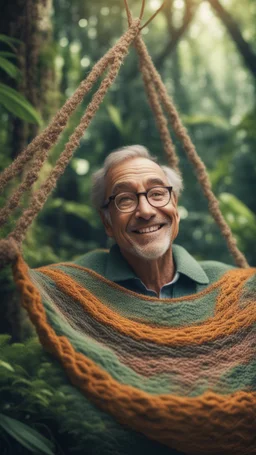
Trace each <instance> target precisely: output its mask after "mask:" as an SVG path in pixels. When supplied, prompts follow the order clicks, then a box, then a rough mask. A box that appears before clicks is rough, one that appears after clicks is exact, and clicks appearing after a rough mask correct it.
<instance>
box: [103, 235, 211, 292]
mask: <svg viewBox="0 0 256 455" xmlns="http://www.w3.org/2000/svg"><path fill="white" fill-rule="evenodd" d="M172 251H173V259H174V263H175V267H176V272H179V273H180V274H183V275H186V276H187V277H189V278H190V279H191V280H193V281H196V282H197V283H199V284H208V283H209V278H208V277H207V275H206V273H205V272H204V270H203V269H202V267H201V266H200V264H199V263H198V262H197V261H196V260H195V259H194V258H193V257H192V256H191V255H190V254H189V253H188V252H187V251H186V250H185V248H183V247H182V246H179V245H173V246H172ZM105 277H106V278H107V279H108V280H110V281H114V282H119V281H125V280H131V279H138V277H137V275H136V274H135V273H134V271H133V269H132V268H131V267H130V265H129V264H128V262H127V261H126V260H125V258H124V257H123V256H122V254H121V252H120V249H119V246H118V245H117V244H115V245H113V246H112V248H111V249H110V252H109V255H108V260H107V264H106V271H105Z"/></svg>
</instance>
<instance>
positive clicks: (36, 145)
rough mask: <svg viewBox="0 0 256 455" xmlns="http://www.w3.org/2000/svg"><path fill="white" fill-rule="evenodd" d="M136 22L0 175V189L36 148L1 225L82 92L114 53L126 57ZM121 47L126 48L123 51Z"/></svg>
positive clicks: (0, 212) (1, 214)
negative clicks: (49, 122)
mask: <svg viewBox="0 0 256 455" xmlns="http://www.w3.org/2000/svg"><path fill="white" fill-rule="evenodd" d="M138 24H139V22H138V20H136V22H134V23H133V25H131V27H130V28H129V30H128V31H127V32H126V33H125V34H124V35H123V36H122V37H121V38H120V40H119V41H118V42H117V44H116V45H115V46H114V47H113V48H112V49H110V51H109V52H108V53H107V54H106V55H105V56H104V57H103V58H102V59H101V60H100V61H99V62H98V63H96V65H95V66H94V68H93V69H92V72H91V73H90V75H89V76H88V77H87V79H86V80H85V81H83V82H82V83H81V84H80V87H79V88H78V89H77V90H76V92H75V93H74V95H73V96H72V97H71V98H70V99H69V100H68V101H67V102H66V103H65V105H64V106H63V107H62V109H61V110H60V111H59V113H58V114H57V115H56V116H55V117H54V119H53V121H52V123H51V124H50V125H49V127H48V128H46V130H45V131H44V132H43V133H42V134H41V135H40V136H39V137H38V138H35V139H34V141H33V142H32V143H31V144H30V145H29V146H28V147H27V149H25V150H24V152H23V153H22V154H21V158H20V157H18V158H17V160H15V161H14V162H13V163H12V164H11V165H10V166H9V168H7V169H6V170H5V171H4V172H3V174H2V175H1V176H0V190H1V189H3V187H4V186H5V185H6V184H7V182H8V181H9V180H10V179H12V178H13V177H15V176H16V175H17V174H18V173H19V172H20V171H21V170H22V169H23V167H24V166H25V164H26V163H27V162H28V161H30V159H31V158H32V157H33V155H34V154H35V152H37V151H38V149H39V152H38V154H37V155H36V158H35V160H34V163H33V165H32V167H31V168H30V170H29V171H28V172H27V174H26V175H25V178H24V181H23V182H22V183H21V184H20V185H19V186H18V188H17V189H16V190H15V192H14V193H13V194H12V195H11V197H10V198H9V199H8V200H7V202H6V205H5V207H3V208H2V209H1V210H0V227H1V226H3V225H4V224H5V222H6V220H7V219H8V218H9V216H10V214H11V213H12V211H13V210H14V209H15V208H17V207H18V206H19V204H20V201H21V198H22V196H23V194H24V192H26V191H27V190H29V189H30V188H31V187H32V185H33V184H34V183H35V182H36V181H37V179H38V175H39V172H40V169H41V167H42V166H43V164H44V162H45V161H46V159H47V157H48V154H49V151H50V149H51V147H52V146H53V145H54V144H55V143H56V141H57V139H58V138H59V136H60V134H61V133H62V131H63V130H64V128H65V127H66V125H67V122H68V119H69V117H70V115H71V114H72V113H73V112H74V110H75V109H76V108H77V106H78V105H79V104H80V103H81V102H82V100H83V98H84V96H85V95H86V94H87V93H88V92H89V90H90V89H91V88H92V86H93V84H94V83H95V82H96V81H97V79H98V78H99V77H100V76H101V75H102V73H103V72H104V71H105V70H106V68H107V67H108V66H109V65H110V64H111V61H113V59H114V58H116V57H117V54H118V52H119V54H120V55H123V57H122V58H124V57H125V55H126V53H127V52H128V48H129V46H130V43H131V42H132V41H133V39H134V36H135V35H134V34H136V33H138V27H139V25H138ZM122 49H125V51H124V53H123V50H122ZM89 115H91V112H90V109H89V110H88V116H89ZM93 115H94V114H93ZM87 126H88V125H87Z"/></svg>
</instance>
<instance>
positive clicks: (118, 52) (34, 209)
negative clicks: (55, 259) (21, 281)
mask: <svg viewBox="0 0 256 455" xmlns="http://www.w3.org/2000/svg"><path fill="white" fill-rule="evenodd" d="M139 24H140V20H139V19H136V20H134V21H133V22H132V24H131V26H130V27H129V29H128V31H127V32H126V33H125V34H124V35H123V37H122V38H121V39H120V40H119V41H118V43H117V44H116V45H115V46H114V47H113V48H112V49H111V52H108V54H107V55H108V58H106V56H105V58H104V59H103V61H102V60H101V61H100V62H101V65H100V66H96V71H95V73H94V77H95V79H94V80H96V79H97V78H98V77H99V76H100V74H101V73H102V72H103V71H104V70H105V69H106V67H108V66H109V65H110V70H109V72H108V74H107V76H106V77H105V78H104V80H103V81H102V83H101V85H100V87H99V89H98V90H97V92H96V93H95V95H94V96H93V99H92V101H91V103H90V104H89V105H88V107H87V109H86V112H85V114H84V116H83V117H82V119H81V121H80V124H79V125H78V126H77V128H76V129H75V131H74V133H73V134H72V135H71V137H70V139H69V141H68V143H67V144H66V147H65V150H64V151H63V152H62V154H61V155H60V157H59V159H58V160H57V162H56V164H55V167H54V169H53V170H52V171H51V173H50V175H49V176H48V178H47V179H46V181H45V182H44V183H43V184H42V185H41V187H40V188H39V190H37V191H36V192H35V193H34V195H33V196H32V197H31V200H30V204H29V206H28V208H27V209H26V210H25V211H24V213H23V214H22V216H21V217H20V219H19V220H18V222H17V224H16V227H15V229H14V230H13V232H11V233H10V234H9V236H8V239H11V241H12V245H14V244H16V247H15V251H16V252H17V251H18V248H17V247H20V245H21V243H22V241H23V240H24V238H25V235H26V231H27V229H28V228H29V226H30V225H31V223H32V221H33V220H34V219H35V217H36V216H37V214H38V213H39V211H40V210H41V209H42V207H43V205H44V203H45V202H46V200H47V198H48V196H49V194H50V193H51V191H52V190H53V189H54V187H55V185H56V182H57V180H58V178H59V177H60V176H61V175H62V174H63V172H64V170H65V168H66V166H67V165H68V163H69V161H70V159H71V158H72V156H73V153H74V150H75V149H76V147H77V146H78V145H79V140H80V139H81V137H82V136H83V134H84V131H85V130H86V129H87V127H88V126H89V124H90V123H91V121H92V119H93V117H94V115H95V114H96V112H97V110H98V108H99V106H100V104H101V102H102V100H103V98H104V96H105V95H106V93H107V91H108V89H109V87H110V86H111V85H112V84H113V82H114V80H115V78H116V76H117V74H118V71H119V69H120V66H121V64H122V62H123V60H124V58H125V56H126V54H127V52H128V49H129V46H130V44H131V42H132V41H133V40H134V38H135V36H136V34H138V33H139ZM100 62H99V63H100ZM96 65H97V64H96ZM100 71H101V73H100ZM90 84H92V78H91V79H90ZM84 88H85V87H84V86H83V87H82V89H81V92H83V93H84ZM86 89H87V91H88V86H87V87H86ZM73 96H74V95H73ZM80 97H81V93H79V98H80ZM76 101H77V100H76ZM80 102H81V101H80ZM74 104H75V103H74ZM69 107H70V105H68V107H67V109H65V105H64V107H63V108H62V112H63V113H64V119H65V121H66V118H67V117H68V115H69ZM67 111H68V112H67ZM59 114H60V113H59ZM58 117H59V118H60V115H58ZM55 120H56V117H55V119H54V121H53V122H55ZM63 123H64V121H63V122H62V123H61V125H63ZM50 126H51V125H50ZM52 131H53V128H52V129H51V130H50V133H51V132H52ZM48 132H49V130H48ZM45 136H46V138H47V139H48V141H47V145H49V148H48V150H49V149H50V146H51V140H52V136H51V134H49V133H48V135H45ZM49 136H50V137H49ZM56 136H57V134H56ZM27 151H28V153H27V154H26V152H27ZM33 152H34V150H32V148H29V150H28V149H27V150H26V151H25V153H23V165H24V164H25V163H26V162H28V157H27V155H30V154H31V155H32V154H33ZM29 159H30V157H29ZM45 159H46V158H45ZM42 164H43V163H42V162H41V160H40V159H39V160H35V162H34V164H33V166H32V169H31V170H30V171H29V172H30V174H29V176H30V177H31V179H32V180H33V183H34V181H36V178H37V177H36V174H37V175H38V173H39V171H40V168H41V166H42ZM21 169H22V167H21ZM14 172H17V166H16V167H14ZM6 175H8V177H9V174H6ZM10 178H11V177H10ZM25 179H26V181H25V182H23V183H22V184H21V185H20V187H18V189H17V190H16V191H15V193H14V194H13V195H12V196H11V198H10V199H9V201H8V202H7V205H6V207H5V208H4V209H3V210H2V214H1V215H2V216H1V221H2V224H3V222H5V221H6V219H7V216H9V215H10V212H11V211H12V210H13V209H14V208H15V207H17V205H18V200H19V199H20V198H21V196H22V195H23V193H24V191H25V189H28V188H29V187H30V186H31V179H28V175H27V176H26V178H25ZM5 181H6V180H5ZM22 185H23V186H22ZM14 206H15V207H14ZM6 242H8V241H7V240H5V243H4V244H3V243H2V242H0V261H1V262H2V263H6V260H7V262H8V261H10V262H12V261H13V258H14V256H15V255H14V254H8V248H7V247H6V245H7V244H8V243H6ZM12 250H13V249H12ZM10 251H11V250H10ZM6 256H8V258H7V259H5V258H6Z"/></svg>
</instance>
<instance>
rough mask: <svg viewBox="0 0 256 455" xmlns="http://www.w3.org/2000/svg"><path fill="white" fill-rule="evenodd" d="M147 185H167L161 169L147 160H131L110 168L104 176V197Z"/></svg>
mask: <svg viewBox="0 0 256 455" xmlns="http://www.w3.org/2000/svg"><path fill="white" fill-rule="evenodd" d="M148 185H150V186H154V185H168V180H167V177H166V175H165V173H164V171H163V169H162V168H161V167H160V166H159V165H158V164H157V163H155V162H154V161H151V160H148V159H147V158H131V159H129V160H126V161H122V162H121V163H118V164H116V165H114V166H112V167H111V168H110V169H109V171H108V173H107V175H106V196H110V194H113V192H115V191H116V190H121V189H124V190H129V189H130V190H137V189H138V187H142V186H143V187H147V186H148Z"/></svg>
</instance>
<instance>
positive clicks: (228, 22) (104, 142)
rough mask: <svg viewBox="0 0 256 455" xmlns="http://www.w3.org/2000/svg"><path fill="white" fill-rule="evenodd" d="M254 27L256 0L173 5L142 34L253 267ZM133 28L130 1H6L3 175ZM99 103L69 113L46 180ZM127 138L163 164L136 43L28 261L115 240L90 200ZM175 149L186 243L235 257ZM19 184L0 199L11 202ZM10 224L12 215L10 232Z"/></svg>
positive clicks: (38, 229)
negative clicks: (99, 174)
mask: <svg viewBox="0 0 256 455" xmlns="http://www.w3.org/2000/svg"><path fill="white" fill-rule="evenodd" d="M129 4H130V6H131V8H132V11H133V13H134V15H136V14H137V13H138V12H139V10H140V6H141V2H140V1H138V0H136V1H132V0H130V2H129ZM159 6H160V1H159V0H148V1H147V2H146V9H145V14H144V18H145V19H144V21H145V20H146V19H147V18H149V17H150V16H151V15H152V14H153V12H154V11H155V10H156V9H157V8H158V7H159ZM255 23H256V2H255V1H254V0H244V1H243V2H240V1H238V0H205V1H202V0H167V1H166V4H165V7H164V9H163V10H162V11H161V12H160V13H159V15H158V16H157V18H156V19H155V20H154V21H153V22H152V23H151V24H150V25H149V27H146V28H145V29H144V30H143V32H142V33H143V37H144V39H145V42H146V44H147V46H148V48H149V51H150V53H151V55H152V59H153V61H154V63H155V65H156V67H157V69H158V70H159V72H160V74H161V76H162V78H163V80H164V82H165V84H166V87H167V89H168V92H169V94H170V95H171V96H172V97H173V99H174V101H175V103H176V106H177V108H178V110H179V112H180V115H181V117H182V120H183V122H184V124H185V126H186V127H187V129H188V131H189V133H190V135H191V137H192V140H193V142H194V143H195V145H196V148H197V151H198V153H199V155H200V157H201V158H202V159H203V161H204V162H205V164H206V166H207V168H208V171H209V174H210V178H211V182H212V185H213V189H214V192H215V194H216V195H217V197H218V199H219V201H220V204H221V208H222V210H223V213H224V215H225V218H226V220H227V222H228V223H229V225H230V227H231V228H232V230H233V232H234V234H235V236H236V238H237V241H238V246H239V247H240V248H241V250H242V251H243V252H244V253H245V255H246V256H247V259H248V261H249V263H250V264H251V265H255V250H256V247H255V243H256V242H255V238H256V236H255V234H256V223H255V220H256V216H255V211H256V198H255V194H256V183H255V176H256V154H255V146H256V128H255V123H256V109H255V81H256V39H255V38H256V29H255ZM126 28H127V20H126V15H125V9H124V5H123V1H122V0H109V1H108V2H106V1H103V0H97V1H94V2H89V1H87V0H72V1H69V0H43V1H42V0H40V1H39V0H34V1H32V0H22V1H20V0H14V1H13V2H12V4H10V2H6V3H5V4H4V5H2V14H1V18H0V32H1V35H0V147H1V152H0V153H1V169H0V170H2V169H3V168H4V167H5V166H7V165H8V164H9V163H10V162H11V161H12V160H13V159H14V158H15V157H16V156H17V155H18V154H19V153H20V151H21V150H22V149H23V148H24V147H25V146H26V144H28V143H29V142H30V141H31V140H32V138H33V137H35V135H36V134H37V133H38V132H39V131H40V130H42V129H43V128H44V127H45V126H46V125H47V124H48V122H49V121H50V119H51V118H52V116H53V115H54V114H55V112H56V111H57V110H58V108H59V107H60V106H62V105H63V103H64V102H65V100H66V99H67V98H68V97H69V96H70V95H71V94H72V93H73V92H74V90H75V88H76V87H77V86H78V84H79V83H80V81H81V80H82V79H84V78H85V77H86V76H87V75H88V73H89V71H90V69H91V68H92V66H93V65H94V63H95V62H96V61H97V60H98V59H99V58H100V57H101V56H102V55H103V54H104V53H105V52H106V51H107V50H108V49H109V47H110V46H111V45H113V43H115V42H116V40H117V39H118V37H119V36H120V35H121V34H122V33H123V32H124V30H125V29H126ZM90 99H91V95H90V96H88V97H87V98H86V99H85V100H84V102H83V103H82V105H81V106H80V107H79V108H78V110H77V112H76V113H75V114H74V115H73V117H72V118H71V119H70V122H69V126H68V128H67V131H66V132H65V133H64V134H63V135H62V137H61V140H60V142H59V144H58V145H57V146H55V147H54V149H53V151H52V153H51V155H50V157H49V160H48V162H47V164H46V165H45V166H44V168H43V170H42V172H41V181H42V179H43V178H44V177H45V176H46V175H47V174H48V173H49V171H50V169H51V168H52V166H53V164H54V163H55V161H56V158H57V157H58V156H59V154H60V152H61V151H62V150H63V147H64V144H65V142H66V141H67V139H68V137H69V135H70V134H71V132H72V131H73V129H74V127H75V125H76V124H77V123H78V120H79V118H80V117H81V115H82V114H83V112H84V111H85V108H86V106H87V105H88V102H89V100H90ZM175 143H176V142H175ZM129 144H143V145H145V146H146V147H148V148H149V150H150V151H151V152H152V154H153V155H156V156H158V157H159V158H160V160H161V162H162V163H165V162H166V158H165V156H164V152H163V150H162V147H161V142H160V140H159V135H158V132H157V129H156V127H155V124H154V118H153V115H152V113H151V112H150V109H149V106H148V103H147V99H146V96H145V93H144V90H143V83H142V80H141V76H140V73H139V71H138V62H137V57H136V53H135V51H134V49H133V48H131V50H130V52H129V55H128V57H127V58H126V60H125V64H124V65H123V66H122V68H121V71H120V74H119V76H118V78H117V81H116V82H115V83H114V85H113V87H112V88H111V90H110V91H109V93H108V94H107V96H106V98H105V101H104V103H103V104H102V106H101V108H100V110H99V112H98V114H97V115H96V117H95V119H94V120H93V122H92V124H91V125H90V127H89V128H88V130H87V131H86V132H85V134H84V136H83V138H82V141H81V143H80V146H79V148H78V149H77V151H76V154H75V156H74V158H73V160H72V161H71V163H70V165H69V167H68V169H67V170H66V173H65V174H64V175H63V176H62V178H61V179H60V180H59V183H58V186H57V188H56V190H55V191H54V193H53V194H52V196H51V197H50V198H49V200H48V202H47V204H46V205H45V207H44V210H43V211H42V212H41V214H40V216H39V217H38V218H37V220H36V222H35V223H34V224H33V226H32V228H31V229H30V231H29V234H28V236H27V240H26V242H25V245H24V254H25V258H26V260H27V261H28V263H29V265H30V266H32V267H34V266H38V265H41V264H46V263H49V262H56V261H63V260H71V259H72V258H74V257H75V256H78V255H80V254H83V253H85V252H87V251H89V250H91V249H93V248H97V247H107V246H108V245H109V243H108V239H107V237H106V235H105V233H104V230H103V228H102V225H101V222H100V219H99V217H98V215H97V213H95V211H94V210H93V209H92V207H91V203H90V186H91V174H92V172H94V171H95V170H96V169H98V168H99V167H100V166H101V165H102V163H103V160H104V159H105V157H106V156H107V155H108V153H109V152H110V151H112V150H113V149H115V148H117V147H120V146H124V145H129ZM176 146H177V150H178V153H179V158H180V164H181V170H182V173H183V177H184V183H185V189H184V192H183V195H182V197H181V199H180V203H179V205H180V215H181V225H180V234H179V237H178V242H177V243H179V244H182V245H183V246H184V247H185V248H187V249H188V250H189V251H190V253H192V254H193V255H195V256H196V257H197V258H198V259H215V260H219V261H223V262H227V263H232V258H231V257H230V255H229V253H228V251H227V248H226V246H225V243H224V240H223V239H222V237H221V235H220V234H219V231H218V228H217V227H216V226H215V224H214V222H213V220H212V218H211V217H210V215H209V213H208V209H207V203H206V201H205V200H204V197H203V195H202V194H201V191H200V188H199V185H198V183H197V181H196V178H195V176H194V172H193V169H192V168H191V166H190V164H189V163H188V162H187V159H186V157H185V155H184V153H183V150H182V148H181V147H180V145H179V144H176ZM16 183H17V182H16ZM39 184H40V181H39V182H37V183H36V184H35V187H36V188H37V187H38V185H39ZM12 188H13V186H12V185H11V186H9V187H8V188H7V190H6V193H5V194H4V196H2V199H1V201H0V202H1V203H2V205H3V203H4V200H5V199H6V197H7V196H8V194H10V191H11V190H12ZM25 203H26V197H25V198H24V204H25ZM16 215H18V212H16ZM14 218H15V216H14ZM13 223H14V221H13V220H11V221H10V223H9V226H8V227H7V228H5V229H4V230H3V232H2V235H5V234H6V233H7V232H8V229H9V230H10V229H11V227H12V225H13Z"/></svg>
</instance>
